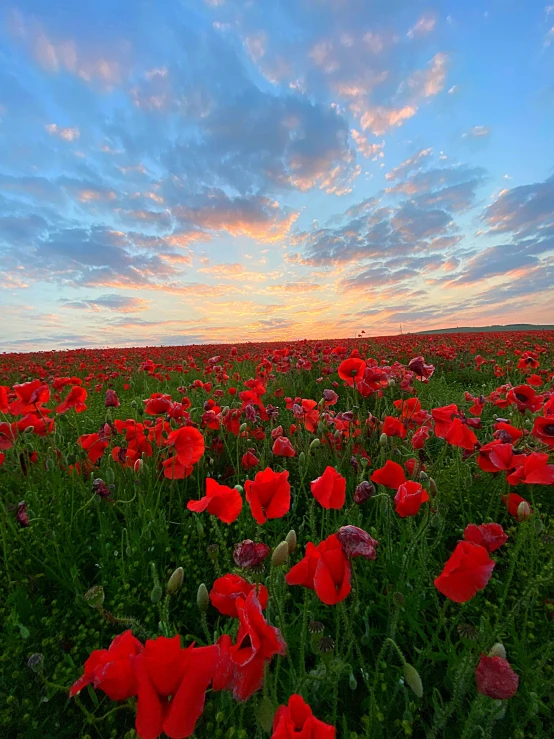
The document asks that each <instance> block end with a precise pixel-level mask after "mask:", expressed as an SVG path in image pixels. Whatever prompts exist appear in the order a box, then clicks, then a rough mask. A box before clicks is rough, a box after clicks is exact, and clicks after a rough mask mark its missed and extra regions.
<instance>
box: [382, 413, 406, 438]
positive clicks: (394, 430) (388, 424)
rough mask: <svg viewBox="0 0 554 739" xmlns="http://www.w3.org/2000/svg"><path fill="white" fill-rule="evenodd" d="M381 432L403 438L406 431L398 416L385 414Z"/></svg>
mask: <svg viewBox="0 0 554 739" xmlns="http://www.w3.org/2000/svg"><path fill="white" fill-rule="evenodd" d="M383 433H384V434H386V435H387V436H399V437H400V438H401V439H405V438H406V434H407V433H408V431H407V429H406V427H405V426H404V424H403V423H402V422H401V421H399V419H398V418H394V416H385V420H384V423H383Z"/></svg>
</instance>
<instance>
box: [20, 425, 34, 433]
mask: <svg viewBox="0 0 554 739" xmlns="http://www.w3.org/2000/svg"><path fill="white" fill-rule="evenodd" d="M34 430H35V427H34V426H27V427H26V428H25V429H24V430H23V433H24V434H32V433H33V432H34Z"/></svg>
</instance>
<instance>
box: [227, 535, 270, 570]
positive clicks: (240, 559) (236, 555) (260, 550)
mask: <svg viewBox="0 0 554 739" xmlns="http://www.w3.org/2000/svg"><path fill="white" fill-rule="evenodd" d="M270 551H271V550H270V548H269V547H268V546H267V544H264V543H263V542H258V543H255V542H253V541H252V539H245V540H244V541H241V542H240V543H239V544H237V545H236V546H235V548H234V550H233V561H234V563H235V564H236V566H237V567H240V568H241V569H243V570H245V569H246V568H248V567H258V566H259V565H260V564H261V563H262V562H263V560H264V559H265V558H266V557H267V555H268V554H269V552H270Z"/></svg>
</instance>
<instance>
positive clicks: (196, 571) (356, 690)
mask: <svg viewBox="0 0 554 739" xmlns="http://www.w3.org/2000/svg"><path fill="white" fill-rule="evenodd" d="M0 494H1V498H2V506H1V515H0V519H1V538H2V549H1V551H0V557H1V562H2V566H1V569H0V577H1V589H0V609H1V616H2V631H1V640H2V642H1V649H0V664H1V669H0V736H2V737H7V738H9V739H11V738H12V737H14V738H15V737H25V738H27V737H29V738H30V739H32V738H34V737H41V738H42V737H53V736H56V737H57V739H66V738H67V739H74V738H75V737H82V738H85V737H87V739H89V738H90V739H94V738H96V737H97V738H99V739H108V738H111V737H113V738H114V739H115V738H116V737H117V738H119V737H121V738H123V737H125V739H132V738H137V737H138V738H139V739H156V738H157V737H165V736H167V737H171V739H184V738H185V737H191V736H192V737H196V739H211V738H212V737H221V738H224V737H225V738H228V739H264V738H267V739H334V737H338V738H339V739H362V737H364V738H367V739H393V738H397V737H421V738H429V739H439V738H440V737H460V738H461V739H476V738H477V737H502V739H527V738H531V737H533V738H534V737H537V738H539V737H544V738H545V739H546V738H547V737H552V735H553V729H552V711H553V706H554V662H553V658H554V639H553V626H554V558H553V555H554V332H549V331H537V332H526V333H523V332H505V333H482V334H479V333H473V334H448V335H446V334H435V335H405V336H393V337H382V338H371V339H369V338H366V339H350V340H340V341H338V340H337V341H330V340H325V341H298V342H280V343H260V344H254V343H248V344H241V345H236V346H233V345H213V346H208V345H202V346H191V347H182V346H181V347H173V346H172V347H161V348H160V347H142V348H133V349H106V350H99V349H97V350H74V351H66V352H39V353H30V354H3V355H0Z"/></svg>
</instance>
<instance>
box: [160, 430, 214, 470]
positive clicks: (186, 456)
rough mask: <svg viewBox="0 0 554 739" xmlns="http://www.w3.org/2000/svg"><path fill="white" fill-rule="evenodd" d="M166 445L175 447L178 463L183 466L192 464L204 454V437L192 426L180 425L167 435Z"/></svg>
mask: <svg viewBox="0 0 554 739" xmlns="http://www.w3.org/2000/svg"><path fill="white" fill-rule="evenodd" d="M167 443H168V446H173V447H174V448H175V452H176V457H177V460H178V461H179V463H180V464H181V465H183V466H185V467H189V466H190V465H194V464H196V463H197V462H198V460H199V459H200V457H201V456H202V455H203V454H204V447H205V444H204V437H203V436H202V434H201V433H200V431H198V429H195V428H194V426H181V428H178V429H175V431H172V432H171V433H170V434H169V436H168V437H167Z"/></svg>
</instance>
